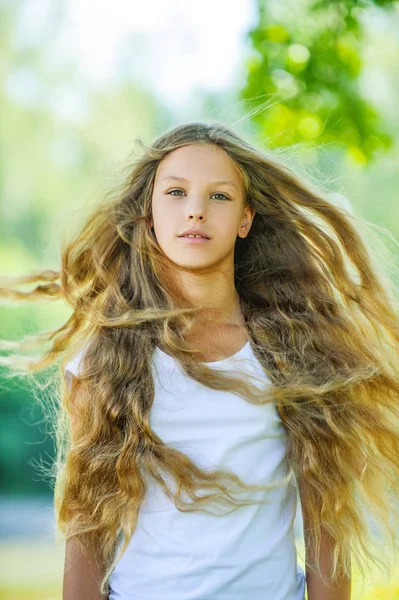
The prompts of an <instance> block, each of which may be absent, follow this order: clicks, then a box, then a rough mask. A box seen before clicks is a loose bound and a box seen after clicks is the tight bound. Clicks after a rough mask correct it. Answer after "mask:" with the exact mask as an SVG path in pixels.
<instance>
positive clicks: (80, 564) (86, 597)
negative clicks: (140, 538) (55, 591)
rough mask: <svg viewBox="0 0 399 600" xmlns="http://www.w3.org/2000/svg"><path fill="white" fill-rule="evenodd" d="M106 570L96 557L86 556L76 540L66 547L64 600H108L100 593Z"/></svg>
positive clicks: (70, 541) (68, 542) (68, 541)
mask: <svg viewBox="0 0 399 600" xmlns="http://www.w3.org/2000/svg"><path fill="white" fill-rule="evenodd" d="M103 576H104V570H103V569H102V568H101V566H100V565H99V564H98V562H97V561H96V559H95V557H94V556H89V557H87V556H85V555H84V554H83V553H82V550H81V549H80V547H79V546H78V543H77V541H76V539H74V538H71V539H69V540H67V543H66V545H65V564H64V580H63V588H62V600H108V594H107V595H105V596H104V595H102V594H101V593H100V583H101V580H102V578H103Z"/></svg>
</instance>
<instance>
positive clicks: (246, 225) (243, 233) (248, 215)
mask: <svg viewBox="0 0 399 600" xmlns="http://www.w3.org/2000/svg"><path fill="white" fill-rule="evenodd" d="M255 214H256V211H255V209H253V208H252V206H246V207H245V208H244V212H243V215H242V218H241V222H240V227H239V230H238V235H239V236H240V237H241V238H246V237H247V235H248V233H249V231H250V229H251V227H252V221H253V220H254V216H255Z"/></svg>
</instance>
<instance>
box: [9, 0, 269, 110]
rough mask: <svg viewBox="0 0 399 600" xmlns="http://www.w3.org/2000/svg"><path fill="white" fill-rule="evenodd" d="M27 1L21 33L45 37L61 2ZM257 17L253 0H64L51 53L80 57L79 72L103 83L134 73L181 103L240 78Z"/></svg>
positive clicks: (173, 104) (23, 36)
mask: <svg viewBox="0 0 399 600" xmlns="http://www.w3.org/2000/svg"><path fill="white" fill-rule="evenodd" d="M23 6H24V8H23V9H22V10H21V14H20V24H19V32H18V35H19V37H20V39H21V40H25V42H26V41H27V40H29V39H30V40H34V39H35V38H36V39H37V40H39V39H40V32H41V31H42V29H43V27H45V26H46V20H47V21H49V17H48V15H49V11H54V6H55V5H54V4H53V3H52V1H51V0H42V1H41V2H40V3H38V2H37V1H35V0H25V2H24V4H23ZM58 6H61V5H58ZM256 19H257V14H256V6H255V0H236V1H235V2H232V1H231V0H218V1H215V0H201V1H200V2H187V1H183V0H166V1H165V0H144V1H143V0H130V1H129V0H113V1H112V2H110V1H109V0H96V1H95V2H93V0H63V2H62V19H60V25H61V27H60V30H57V36H56V37H55V38H54V39H53V40H52V41H51V54H50V55H49V56H48V61H49V63H50V64H51V61H53V62H54V66H55V63H57V61H58V62H61V61H62V60H67V61H76V68H77V73H80V74H81V75H83V76H84V77H85V78H87V80H88V81H90V82H91V83H94V84H97V85H107V84H111V83H112V82H115V81H117V80H118V79H122V78H123V79H124V78H126V75H128V76H129V77H130V78H132V79H134V80H137V81H139V82H142V84H143V87H144V88H147V89H150V90H152V91H153V92H154V93H155V94H156V95H159V97H160V98H161V99H162V101H163V102H165V104H169V105H170V106H171V107H173V108H174V109H176V108H179V106H183V105H185V104H186V103H187V102H188V101H189V98H190V95H192V94H195V93H198V90H199V89H202V90H205V91H218V90H223V89H225V88H226V87H229V86H231V85H234V82H235V81H239V80H240V77H242V75H241V74H242V73H243V71H241V70H242V69H244V66H243V55H245V54H246V53H247V52H248V53H249V52H250V48H249V42H248V40H247V39H246V36H247V32H248V30H249V29H250V28H251V26H253V25H255V23H256ZM26 85H27V82H26V81H25V86H26ZM25 92H26V87H25Z"/></svg>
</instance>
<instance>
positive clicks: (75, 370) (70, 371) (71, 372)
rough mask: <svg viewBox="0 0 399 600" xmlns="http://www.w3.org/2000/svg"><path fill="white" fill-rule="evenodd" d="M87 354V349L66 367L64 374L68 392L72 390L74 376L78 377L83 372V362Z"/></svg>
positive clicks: (79, 353)
mask: <svg viewBox="0 0 399 600" xmlns="http://www.w3.org/2000/svg"><path fill="white" fill-rule="evenodd" d="M85 352H86V348H83V349H82V350H81V351H80V352H78V354H76V356H74V357H73V359H72V360H70V361H69V362H67V364H66V365H65V369H64V373H65V379H66V383H67V387H68V390H70V389H71V386H72V380H73V376H75V377H77V376H78V375H79V374H80V372H81V366H82V360H83V356H84V354H85Z"/></svg>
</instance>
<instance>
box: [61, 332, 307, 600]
mask: <svg viewBox="0 0 399 600" xmlns="http://www.w3.org/2000/svg"><path fill="white" fill-rule="evenodd" d="M82 356H83V351H82V352H80V353H79V354H78V355H77V356H76V357H75V358H74V359H73V360H72V361H71V362H70V363H68V364H67V366H66V370H69V371H71V372H72V373H74V374H77V373H78V371H79V362H80V360H81V358H82ZM207 364H208V365H209V366H211V367H213V368H221V369H233V370H235V371H236V370H237V368H238V367H239V368H240V370H241V369H242V370H244V372H245V373H246V374H247V375H248V376H249V377H251V374H253V375H255V376H256V377H257V378H258V377H259V378H260V380H258V379H257V380H255V379H253V383H255V385H261V386H262V387H264V386H265V385H270V380H268V379H267V378H266V375H265V373H264V371H263V369H262V367H261V365H260V363H259V361H258V360H257V358H256V356H255V355H254V353H253V350H252V348H251V346H250V343H249V342H247V343H246V345H245V346H244V347H243V348H242V349H241V350H239V351H238V352H237V353H236V354H234V355H233V356H231V357H229V358H227V359H224V360H221V361H214V362H210V363H207ZM152 372H153V377H154V384H155V398H154V403H153V406H152V409H151V413H150V423H151V427H152V429H153V430H154V432H155V433H156V434H157V435H158V436H159V437H160V438H161V439H162V440H163V441H164V442H165V443H166V444H168V445H170V446H172V447H174V448H177V449H179V450H181V451H182V452H184V453H185V454H187V455H188V456H189V457H190V458H192V459H193V460H194V461H195V462H196V464H198V465H199V466H201V467H203V468H206V469H212V470H213V469H215V468H223V467H225V468H227V469H230V470H232V471H233V472H234V473H236V474H237V475H239V476H240V477H241V478H242V479H243V480H244V482H246V483H249V484H254V483H261V484H264V483H265V482H272V481H277V480H278V481H280V482H281V481H282V480H284V479H285V483H284V485H282V486H281V487H279V488H277V489H274V490H272V492H270V491H268V492H264V491H256V492H252V497H254V496H255V497H256V498H264V497H266V496H265V494H268V495H267V497H268V498H269V499H270V502H269V503H268V504H258V505H252V506H242V507H240V508H238V509H236V510H233V511H232V512H230V514H225V513H226V512H228V510H231V508H230V509H227V508H224V509H223V511H222V513H223V514H222V515H221V514H220V512H219V513H217V509H214V508H213V506H214V505H213V504H212V508H211V509H210V510H211V511H212V512H213V513H216V514H210V513H205V512H202V511H201V512H197V511H196V512H181V511H179V510H178V509H177V508H176V506H175V505H174V503H173V502H171V501H170V500H169V498H167V497H166V496H165V494H164V493H163V490H162V489H161V488H160V487H159V486H158V484H156V485H155V484H154V483H153V482H152V481H149V489H148V497H147V498H146V500H145V502H144V504H143V505H142V507H141V508H140V514H139V520H138V524H137V528H136V530H135V532H134V534H133V537H132V539H131V541H130V543H129V546H128V547H127V549H126V551H125V553H124V554H123V556H122V558H121V559H120V560H119V562H118V563H117V564H116V566H115V568H114V570H113V572H112V574H111V577H110V581H109V583H110V587H111V590H110V594H109V599H110V600H133V599H134V600H243V599H246V598H251V600H304V598H305V586H306V577H305V573H304V571H303V569H302V568H301V566H300V565H299V564H297V553H296V546H295V535H294V527H293V525H294V519H295V514H296V508H297V488H296V487H295V486H294V485H293V483H292V481H291V482H288V483H287V472H286V470H285V467H284V464H283V461H284V457H285V451H286V432H285V429H284V427H283V424H282V422H281V419H280V417H279V415H278V412H277V409H276V406H275V405H274V404H273V403H271V404H270V403H269V404H264V405H255V404H251V403H250V402H247V401H245V400H244V399H242V398H240V397H239V396H237V395H235V394H232V393H231V392H225V391H220V390H212V389H210V388H208V387H206V386H204V385H202V384H200V383H198V382H196V381H195V380H193V379H192V378H190V377H187V376H186V375H185V374H184V373H183V370H182V368H181V365H180V363H179V362H178V361H177V360H176V359H175V358H174V357H172V356H169V355H168V354H166V353H165V352H163V351H162V350H161V349H160V348H159V347H157V348H156V349H155V351H154V354H153V357H152ZM259 381H260V382H263V385H262V383H259ZM168 481H170V480H168ZM171 485H172V484H171ZM172 489H175V487H174V486H173V485H172ZM242 493H244V492H242ZM234 497H236V498H237V497H238V496H237V495H236V494H235V495H234ZM243 497H245V498H247V497H249V496H247V495H246V496H242V495H240V496H239V498H240V499H241V498H243ZM185 500H188V498H186V497H185ZM120 545H121V543H120ZM119 547H120V546H119ZM119 547H118V549H119Z"/></svg>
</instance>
